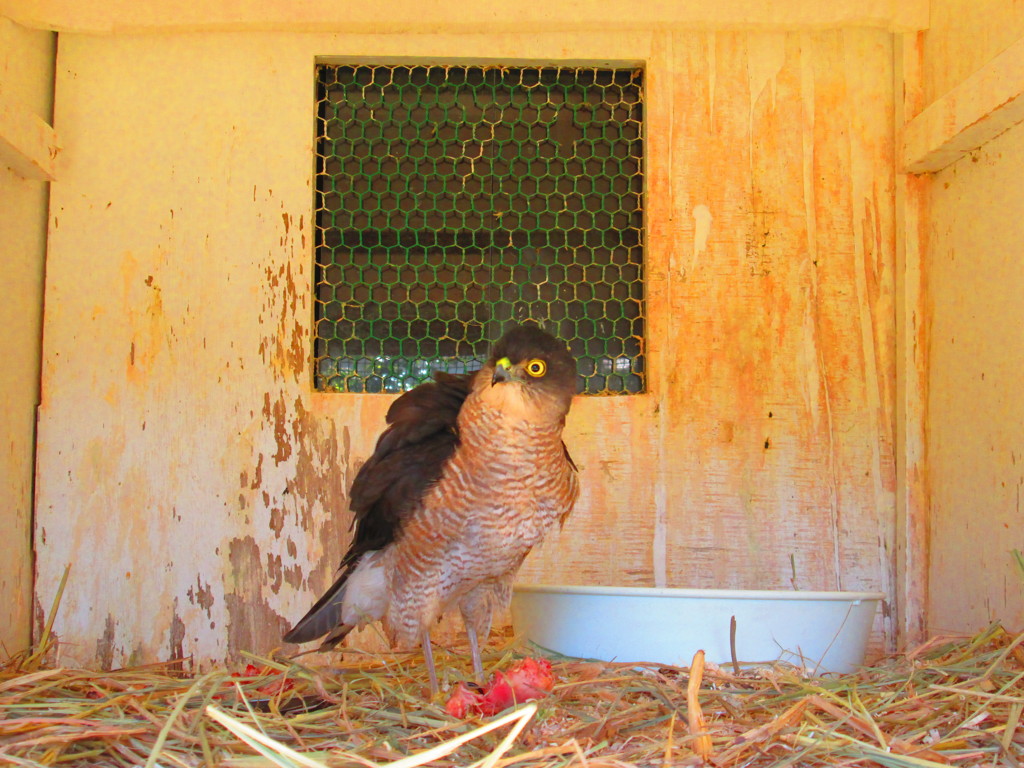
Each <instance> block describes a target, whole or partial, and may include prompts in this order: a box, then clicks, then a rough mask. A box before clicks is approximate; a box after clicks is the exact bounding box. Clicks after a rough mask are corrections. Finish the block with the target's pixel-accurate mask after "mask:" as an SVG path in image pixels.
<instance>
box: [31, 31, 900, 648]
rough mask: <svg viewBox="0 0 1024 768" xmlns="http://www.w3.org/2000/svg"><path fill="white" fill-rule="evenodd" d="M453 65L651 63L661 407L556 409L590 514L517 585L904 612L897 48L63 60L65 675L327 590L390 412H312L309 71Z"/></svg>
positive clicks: (884, 37) (55, 404)
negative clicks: (898, 439)
mask: <svg viewBox="0 0 1024 768" xmlns="http://www.w3.org/2000/svg"><path fill="white" fill-rule="evenodd" d="M227 40H229V41H230V44H226V41H227ZM453 51H458V54H459V56H460V58H467V59H473V58H476V59H478V60H481V59H486V60H495V59H498V60H502V59H503V60H520V61H522V60H533V61H551V60H556V61H557V60H575V61H626V62H630V61H634V62H635V61H643V62H646V72H647V113H646V119H647V145H646V146H647V150H646V151H647V162H646V183H647V193H646V227H647V229H646V234H647V263H646V288H647V319H648V339H647V362H648V374H649V376H648V380H649V382H650V390H649V392H647V393H646V394H643V395H639V396H635V397H615V398H611V397H609V398H581V397H578V398H576V401H575V402H574V405H573V410H572V411H571V413H570V415H569V419H568V423H567V428H566V442H567V443H568V445H569V448H570V450H571V452H572V454H573V456H574V458H575V459H576V461H577V463H578V464H579V466H580V469H581V486H582V493H581V498H580V502H579V504H578V506H577V509H576V511H575V513H574V514H573V516H572V517H571V518H570V520H569V522H568V523H567V525H566V526H565V528H564V530H563V531H561V532H560V533H558V534H555V535H553V536H551V537H549V540H548V541H546V542H545V544H544V545H543V546H542V547H541V548H540V549H539V550H537V551H535V552H534V553H533V554H532V555H531V556H530V557H529V558H528V560H527V562H526V563H525V565H524V567H523V570H522V578H523V580H524V581H529V582H534V583H538V582H547V583H553V582H565V583H577V584H624V585H634V586H650V585H655V584H664V585H666V586H680V587H722V588H726V587H732V588H743V587H746V588H764V587H782V588H789V587H791V586H794V585H795V586H797V587H799V588H801V589H834V588H840V587H841V588H846V589H857V590H873V589H881V590H883V591H885V592H886V593H887V595H889V596H890V598H891V597H892V595H893V588H894V569H895V565H894V537H895V497H894V494H895V479H894V473H895V470H894V459H893V444H894V418H895V416H894V398H895V392H894V388H895V369H894V365H895V360H894V355H895V340H894V307H893V291H894V276H893V264H894V258H895V255H894V253H895V247H894V237H895V235H894V222H893V215H894V210H893V200H894V179H893V167H894V147H893V130H892V126H893V93H892V83H893V71H892V38H891V36H890V35H889V34H887V33H885V32H882V31H876V30H853V31H820V32H792V33H763V32H749V31H748V32H742V31H732V32H686V33H684V32H671V31H658V32H627V33H620V34H610V33H609V34H605V33H594V34H590V33H588V34H529V35H515V34H491V35H461V36H460V35H452V34H438V35H424V36H389V35H366V36H357V35H348V36H342V35H295V34H285V33H279V34H278V33H275V34H269V33H268V34H255V33H245V34H237V35H232V36H230V37H229V38H226V37H224V36H221V35H216V34H182V35H158V36H139V37H130V36H115V37H111V38H103V37H94V36H78V35H65V36H63V37H62V42H61V48H60V61H59V67H58V83H57V90H58V114H57V118H56V122H55V124H56V125H59V126H60V128H61V135H62V137H63V140H64V141H65V142H66V158H65V160H66V162H65V165H64V166H63V167H62V174H66V175H62V181H61V184H60V186H59V188H57V189H55V190H54V197H53V206H52V216H51V223H50V231H51V234H50V260H49V265H48V270H49V271H48V282H47V308H48V309H47V316H46V318H45V349H44V368H43V406H42V409H41V413H40V443H39V445H40V448H39V478H40V480H39V486H38V494H39V495H38V498H39V504H38V510H37V531H36V534H37V535H36V541H37V542H38V572H39V578H38V583H37V593H36V595H37V600H38V601H39V603H40V604H48V602H49V598H50V596H52V594H53V591H54V589H55V587H56V583H57V580H58V579H59V577H60V574H61V572H62V571H63V568H64V565H65V564H66V563H67V562H73V563H74V566H73V572H72V577H71V581H70V584H69V586H68V590H67V592H66V593H65V596H64V603H63V605H62V607H61V614H60V616H59V617H58V620H57V624H56V631H57V633H58V635H59V636H60V637H61V638H62V639H63V640H65V641H66V642H67V643H68V645H67V646H66V649H65V653H66V654H67V657H66V658H67V659H68V661H69V663H70V662H71V661H75V662H78V663H87V664H91V663H105V664H106V663H124V662H127V661H131V660H151V659H155V658H159V657H162V656H166V655H168V654H177V653H184V654H186V655H192V656H193V658H194V659H196V660H205V659H218V658H225V657H230V656H236V655H237V654H238V653H239V652H240V651H241V650H255V651H258V652H265V651H267V650H269V649H271V648H273V647H274V646H276V645H277V644H278V643H279V638H280V633H281V630H282V629H283V628H284V626H285V625H287V624H288V623H289V622H290V621H292V620H294V619H295V618H298V617H299V616H300V615H301V614H302V613H303V612H304V611H305V610H306V608H307V607H308V606H309V605H310V604H311V601H312V599H313V598H314V596H315V594H317V593H319V592H320V591H321V590H323V589H324V588H325V587H326V586H327V585H328V584H329V582H330V580H331V577H332V571H333V568H334V566H335V564H336V563H337V562H339V561H340V558H341V555H342V553H343V551H344V549H345V546H346V544H347V540H348V536H349V533H348V526H349V515H348V513H347V511H346V509H347V500H346V498H345V494H346V491H347V488H348V486H349V483H350V482H351V479H352V477H353V474H354V472H355V471H356V470H357V469H358V467H359V465H360V463H361V462H362V461H363V460H365V457H366V456H368V455H369V453H370V451H371V450H372V447H373V442H374V440H375V438H376V435H377V434H378V433H379V431H380V429H381V427H382V425H383V416H384V412H385V411H386V409H387V407H388V405H389V403H390V402H391V398H390V397H386V396H360V395H327V394H317V393H313V392H311V389H310V387H311V376H310V374H309V370H308V366H309V333H310V326H311V314H312V308H311V305H310V281H311V267H310V265H311V264H312V248H313V246H312V237H311V230H310V207H311V199H312V192H311V187H310V183H311V179H310V172H311V171H310V169H311V164H310V156H311V151H312V147H311V140H312V139H311V136H312V133H311V122H312V114H313V111H312V87H311V78H312V62H313V61H314V58H315V57H316V56H329V55H347V56H352V57H356V58H372V59H374V60H383V61H386V60H388V59H389V58H393V57H396V56H402V57H410V56H411V57H422V58H426V59H430V60H437V59H439V58H443V57H444V56H445V55H447V54H451V53H452V52H453ZM151 72H159V73H160V76H159V77H155V78H141V77H139V75H141V74H142V73H151ZM888 605H889V603H887V608H886V611H885V612H884V613H883V614H880V615H879V617H878V619H877V621H876V626H875V632H874V634H873V647H874V648H875V649H881V648H884V647H888V646H891V644H892V642H893V641H894V637H895V633H894V627H895V625H894V619H893V617H892V615H891V612H890V610H889V607H888ZM356 640H357V642H366V643H370V644H372V643H373V642H374V640H373V636H372V635H371V634H367V633H363V634H360V635H359V636H358V638H357V639H356Z"/></svg>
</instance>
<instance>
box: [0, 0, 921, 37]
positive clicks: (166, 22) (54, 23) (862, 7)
mask: <svg viewBox="0 0 1024 768" xmlns="http://www.w3.org/2000/svg"><path fill="white" fill-rule="evenodd" d="M0 16H8V17H9V18H11V19H13V20H14V21H16V22H18V23H19V24H22V25H23V26H28V27H43V28H46V29H56V30H59V31H61V32H90V33H101V34H106V33H119V32H129V33H130V32H140V31H153V30H164V31H184V32H187V31H200V30H203V31H217V30H220V31H226V30H239V29H249V30H253V29H261V30H275V31H309V32H312V31H317V32H346V33H349V34H358V33H370V34H382V33H390V34H394V33H402V32H430V33H437V32H441V33H453V32H458V33H473V32H489V33H495V32H508V31H514V30H519V31H538V30H543V31H548V32H552V31H565V30H571V31H578V32H582V31H588V30H589V31H593V30H595V29H604V30H619V31H622V30H637V29H651V28H656V29H663V30H664V29H666V28H673V29H680V28H687V29H707V28H715V29H741V28H742V29H753V28H757V29H822V28H834V29H836V28H840V27H874V28H882V29H888V30H891V31H908V30H920V29H924V28H925V27H926V26H927V25H928V0H830V2H827V3H823V2H821V0H789V2H786V3H764V2H751V0H719V1H718V2H714V3H707V2H704V1H703V0H649V2H643V3H636V2H632V0H605V2H600V3H595V2H588V0H547V1H546V2H542V3H508V2H504V1H503V0H478V2H475V3H465V2H458V1H457V0H392V1H391V2H388V3H364V2H357V0H305V2H301V3H296V2H291V1H290V0H235V2H231V3H194V2H192V0H103V2H92V3H83V2H80V0H35V1H34V2H31V3H26V2H24V0H0Z"/></svg>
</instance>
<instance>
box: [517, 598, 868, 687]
mask: <svg viewBox="0 0 1024 768" xmlns="http://www.w3.org/2000/svg"><path fill="white" fill-rule="evenodd" d="M883 597H884V595H883V594H882V593H881V592H796V591H773V590H728V589H647V588H638V587H573V586H519V585H517V586H516V587H515V588H514V590H513V593H512V625H513V628H514V630H515V632H516V633H517V634H519V635H522V636H525V637H526V638H527V639H528V640H530V641H531V642H533V643H536V644H537V645H539V646H541V647H542V648H547V649H549V650H552V651H555V652H557V653H560V654H562V655H565V656H576V657H581V658H588V659H601V660H603V661H613V660H614V661H637V662H639V661H649V662H656V663H662V664H672V665H679V666H689V664H690V662H691V660H692V659H693V654H694V653H696V652H697V651H698V650H703V651H704V652H705V656H706V658H707V659H708V660H709V661H714V662H717V663H719V664H724V663H726V662H729V661H731V660H732V653H731V651H730V643H729V636H730V622H731V619H732V617H733V616H735V617H736V659H737V661H739V662H744V663H770V662H774V661H785V662H789V663H792V664H797V665H800V666H803V667H806V668H808V669H810V670H811V671H813V672H815V673H822V672H835V673H847V672H851V671H853V670H854V669H856V668H857V667H858V666H859V665H861V664H862V663H863V662H864V653H865V649H866V647H867V641H868V635H869V633H870V631H871V623H872V621H873V619H874V615H875V610H876V609H877V607H878V603H879V601H880V600H881V599H882V598H883Z"/></svg>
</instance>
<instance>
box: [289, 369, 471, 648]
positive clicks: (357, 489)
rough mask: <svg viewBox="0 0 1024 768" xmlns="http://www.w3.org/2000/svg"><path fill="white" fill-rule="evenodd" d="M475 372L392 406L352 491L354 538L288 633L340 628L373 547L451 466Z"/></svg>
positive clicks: (444, 379)
mask: <svg viewBox="0 0 1024 768" xmlns="http://www.w3.org/2000/svg"><path fill="white" fill-rule="evenodd" d="M474 375H475V374H465V375H461V376H455V375H452V374H447V373H442V372H440V371H439V372H437V373H435V374H434V381H432V382H427V383H425V384H421V385H420V386H418V387H416V388H415V389H413V390H410V391H409V392H406V393H405V394H404V395H402V396H401V397H400V398H398V399H397V400H395V402H394V403H392V405H391V408H390V409H388V413H387V417H386V419H387V423H388V427H387V429H385V430H384V432H383V433H381V436H380V437H379V438H378V439H377V446H376V448H375V449H374V452H373V455H371V456H370V458H369V459H367V461H366V463H365V464H363V466H362V467H361V468H360V469H359V472H358V473H357V474H356V478H355V480H354V481H353V483H352V489H351V491H350V492H349V507H350V508H351V509H352V511H353V512H354V513H355V517H354V519H353V526H354V528H355V531H354V533H353V537H352V543H351V544H350V545H349V548H348V551H347V552H346V553H345V557H344V558H342V561H341V565H340V566H339V570H340V574H339V575H338V578H337V580H336V581H335V582H334V584H333V585H332V586H331V588H330V589H329V590H327V592H326V593H325V594H324V595H323V596H322V597H321V598H320V599H319V600H318V601H317V602H316V604H314V605H313V607H312V608H311V609H310V610H309V612H308V613H307V614H306V615H305V616H303V617H302V619H300V620H299V622H298V623H297V624H296V625H295V626H294V627H293V628H292V629H291V630H290V631H289V632H288V633H287V634H285V636H284V640H285V641H286V642H289V643H305V642H308V641H310V640H313V639H315V638H317V637H320V636H321V635H324V634H326V633H328V632H331V630H333V629H335V628H336V627H338V624H339V622H340V619H341V604H342V598H343V596H344V588H345V582H346V580H347V579H348V577H349V575H350V574H351V572H352V569H353V568H355V566H356V564H357V563H358V562H359V558H361V557H362V556H363V555H364V554H366V553H367V552H371V551H373V550H377V549H381V548H383V547H385V546H387V545H388V544H390V543H391V542H392V541H394V540H395V538H396V537H397V536H398V534H399V531H400V530H401V528H402V524H403V522H404V520H405V519H406V518H407V517H408V516H409V515H410V514H411V513H413V512H414V511H415V510H416V509H417V507H418V506H419V504H420V501H421V499H422V498H423V496H424V494H425V493H426V492H427V489H429V488H430V486H432V485H433V484H434V483H436V482H437V480H438V478H440V477H441V473H442V471H443V470H444V466H445V464H446V463H447V462H448V460H449V459H450V458H451V456H452V454H453V453H454V452H455V448H456V446H458V444H459V437H458V429H457V419H458V415H459V410H460V409H461V408H462V403H463V402H464V401H465V399H466V397H467V395H468V394H469V391H470V386H471V382H472V379H473V376H474ZM349 629H351V628H350V627H340V628H339V630H340V631H339V632H331V635H330V636H329V637H328V639H327V641H326V642H325V646H327V647H330V646H333V645H335V644H336V643H338V642H340V641H341V640H342V639H343V638H344V637H345V635H346V634H347V633H348V630H349Z"/></svg>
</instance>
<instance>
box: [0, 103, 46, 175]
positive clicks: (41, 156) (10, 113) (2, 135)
mask: <svg viewBox="0 0 1024 768" xmlns="http://www.w3.org/2000/svg"><path fill="white" fill-rule="evenodd" d="M58 151H59V147H58V146H57V134H56V133H55V132H54V130H53V128H52V127H50V125H49V124H48V123H47V122H46V121H45V120H43V119H42V118H40V117H38V116H37V115H34V114H32V113H31V112H29V111H28V110H27V109H26V108H25V107H23V106H22V105H21V104H18V103H17V102H15V101H13V100H12V99H10V98H8V97H6V96H5V95H4V94H3V93H2V92H0V165H6V166H8V167H9V168H10V169H11V170H13V171H14V172H15V173H17V174H18V175H19V176H22V177H23V178H26V179H37V180H39V181H53V180H54V178H55V174H54V164H55V163H54V161H55V160H56V157H57V152H58Z"/></svg>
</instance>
